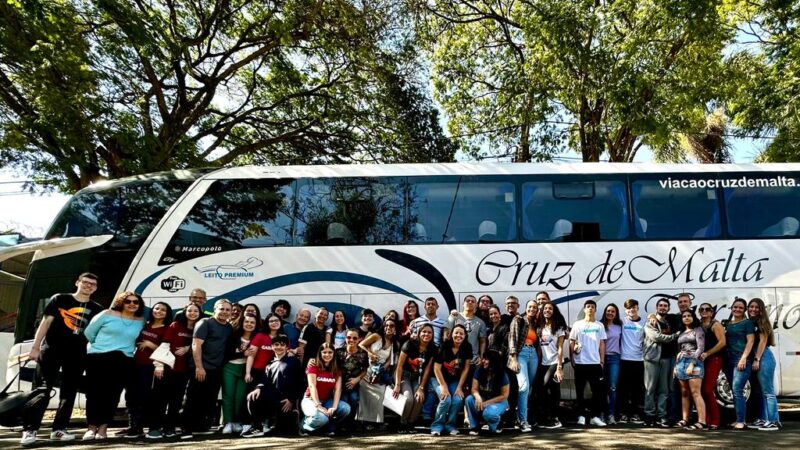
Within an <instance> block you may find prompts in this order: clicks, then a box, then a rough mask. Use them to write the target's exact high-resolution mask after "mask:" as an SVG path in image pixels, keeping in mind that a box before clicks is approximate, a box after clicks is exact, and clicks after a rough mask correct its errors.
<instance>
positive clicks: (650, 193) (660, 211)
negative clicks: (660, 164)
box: [632, 180, 720, 239]
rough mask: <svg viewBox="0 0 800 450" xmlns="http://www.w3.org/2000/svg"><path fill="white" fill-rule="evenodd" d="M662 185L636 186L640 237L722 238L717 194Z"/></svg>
mask: <svg viewBox="0 0 800 450" xmlns="http://www.w3.org/2000/svg"><path fill="white" fill-rule="evenodd" d="M662 181H663V180H662ZM662 181H660V180H642V181H635V182H633V185H632V188H633V189H632V192H633V209H634V224H635V225H636V236H637V237H639V238H647V239H704V238H713V237H718V236H720V219H719V217H720V213H719V203H718V202H717V194H716V192H717V191H716V190H714V189H707V188H691V187H669V186H668V187H664V186H662Z"/></svg>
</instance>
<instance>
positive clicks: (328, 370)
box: [300, 342, 350, 436]
mask: <svg viewBox="0 0 800 450" xmlns="http://www.w3.org/2000/svg"><path fill="white" fill-rule="evenodd" d="M306 374H308V375H307V376H308V389H307V390H306V394H305V396H303V401H302V402H301V403H300V407H301V408H302V410H303V415H305V419H303V425H302V427H301V430H300V433H301V434H302V435H308V433H313V432H315V431H317V430H319V429H321V428H322V427H324V426H326V429H327V434H328V436H333V435H334V434H336V433H335V430H336V423H337V422H340V421H342V420H344V419H345V418H347V416H348V415H350V405H348V404H347V403H345V402H343V401H341V400H340V398H341V396H342V373H341V372H340V371H339V367H338V365H337V364H336V358H335V353H334V349H333V345H331V344H329V343H327V342H326V343H324V344H322V345H321V346H320V347H319V351H317V357H316V359H315V360H311V361H309V362H308V368H307V369H306Z"/></svg>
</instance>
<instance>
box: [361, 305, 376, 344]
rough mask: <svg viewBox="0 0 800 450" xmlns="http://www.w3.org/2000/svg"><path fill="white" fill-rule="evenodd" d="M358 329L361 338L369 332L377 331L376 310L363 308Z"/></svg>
mask: <svg viewBox="0 0 800 450" xmlns="http://www.w3.org/2000/svg"><path fill="white" fill-rule="evenodd" d="M357 330H358V337H359V339H360V340H363V339H364V338H365V337H367V335H368V334H370V333H372V332H373V331H375V311H373V310H371V309H369V308H366V309H363V310H361V325H359V327H358V328H357Z"/></svg>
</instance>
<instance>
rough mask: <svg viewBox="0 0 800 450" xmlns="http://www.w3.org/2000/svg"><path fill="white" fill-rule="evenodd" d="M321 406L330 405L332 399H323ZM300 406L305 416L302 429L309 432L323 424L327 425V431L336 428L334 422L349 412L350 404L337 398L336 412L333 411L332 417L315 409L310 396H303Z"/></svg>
mask: <svg viewBox="0 0 800 450" xmlns="http://www.w3.org/2000/svg"><path fill="white" fill-rule="evenodd" d="M322 406H323V407H325V408H330V407H332V406H333V399H328V400H325V401H324V402H322ZM301 407H302V409H303V414H305V416H306V417H305V418H304V419H303V429H304V430H305V431H308V432H310V433H311V432H314V431H317V430H319V429H320V428H322V427H324V426H327V428H328V431H333V430H334V429H335V428H336V423H337V422H341V421H342V420H344V419H345V418H346V417H347V416H348V415H349V414H350V405H348V404H347V403H346V402H343V401H341V400H339V404H338V405H336V412H334V414H333V417H328V416H326V415H325V414H322V413H321V412H320V411H319V410H317V408H316V407H315V406H314V401H313V400H311V399H310V398H304V399H303V402H302V404H301Z"/></svg>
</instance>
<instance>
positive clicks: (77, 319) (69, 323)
mask: <svg viewBox="0 0 800 450" xmlns="http://www.w3.org/2000/svg"><path fill="white" fill-rule="evenodd" d="M58 311H59V312H60V313H61V318H62V319H64V326H66V327H67V328H69V329H70V330H72V331H80V330H81V329H83V322H84V319H83V313H84V312H86V308H84V307H83V306H76V307H74V308H70V309H63V308H58Z"/></svg>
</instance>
